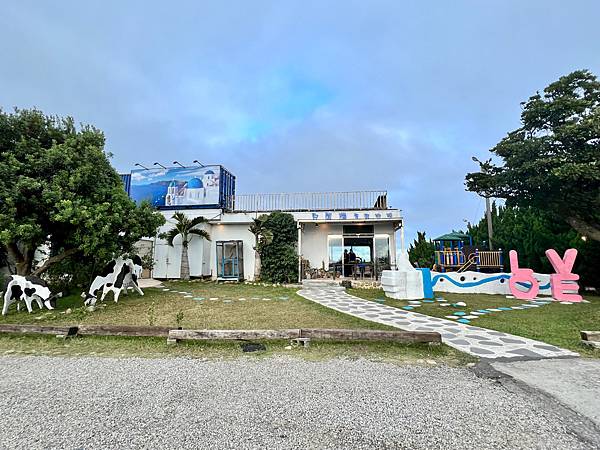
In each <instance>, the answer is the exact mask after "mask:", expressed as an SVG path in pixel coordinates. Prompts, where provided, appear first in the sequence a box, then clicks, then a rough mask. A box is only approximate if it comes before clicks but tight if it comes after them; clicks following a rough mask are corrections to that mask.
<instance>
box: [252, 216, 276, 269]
mask: <svg viewBox="0 0 600 450" xmlns="http://www.w3.org/2000/svg"><path fill="white" fill-rule="evenodd" d="M268 218H269V216H268V215H266V214H261V215H260V216H258V217H257V218H256V219H253V221H252V225H250V228H248V230H249V231H250V233H252V234H253V235H254V237H255V238H256V245H255V246H254V247H252V248H254V279H255V280H258V279H259V278H260V252H261V251H262V249H263V247H264V246H265V245H268V244H270V243H271V242H272V241H273V232H272V231H271V230H269V229H268V228H267V227H266V226H265V222H266V220H267V219H268Z"/></svg>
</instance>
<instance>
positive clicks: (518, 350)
mask: <svg viewBox="0 0 600 450" xmlns="http://www.w3.org/2000/svg"><path fill="white" fill-rule="evenodd" d="M507 353H512V354H513V355H519V356H526V357H528V358H543V356H542V355H540V354H539V353H536V352H534V351H531V350H529V349H527V348H516V349H514V350H508V351H507Z"/></svg>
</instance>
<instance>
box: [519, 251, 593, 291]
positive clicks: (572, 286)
mask: <svg viewBox="0 0 600 450" xmlns="http://www.w3.org/2000/svg"><path fill="white" fill-rule="evenodd" d="M546 256H547V257H548V259H549V260H550V264H552V267H554V271H555V272H556V273H555V274H552V275H550V287H551V288H552V297H554V298H555V299H556V300H559V301H561V302H574V303H577V302H580V301H581V300H582V298H581V295H579V294H578V293H577V292H578V291H579V285H578V284H577V280H579V275H577V274H574V273H573V272H571V271H572V270H573V265H574V264H575V258H576V257H577V250H576V249H574V248H570V249H568V250H567V251H565V256H564V258H561V257H560V256H559V255H558V253H557V252H556V250H553V249H550V250H546ZM511 262H512V260H511Z"/></svg>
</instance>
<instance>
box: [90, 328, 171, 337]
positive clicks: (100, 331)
mask: <svg viewBox="0 0 600 450" xmlns="http://www.w3.org/2000/svg"><path fill="white" fill-rule="evenodd" d="M78 328H79V332H78V334H79V335H80V336H133V337H136V336H137V337H167V336H169V331H171V328H169V327H146V326H129V325H79V327H78Z"/></svg>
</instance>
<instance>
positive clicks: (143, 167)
mask: <svg viewBox="0 0 600 450" xmlns="http://www.w3.org/2000/svg"><path fill="white" fill-rule="evenodd" d="M134 165H135V166H140V167H141V168H142V169H146V170H150V169H148V168H147V167H146V166H142V165H141V164H140V163H135V164H134Z"/></svg>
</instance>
